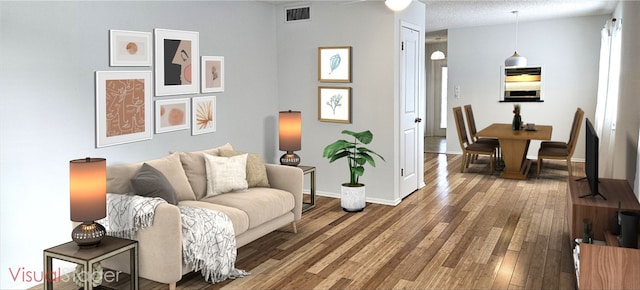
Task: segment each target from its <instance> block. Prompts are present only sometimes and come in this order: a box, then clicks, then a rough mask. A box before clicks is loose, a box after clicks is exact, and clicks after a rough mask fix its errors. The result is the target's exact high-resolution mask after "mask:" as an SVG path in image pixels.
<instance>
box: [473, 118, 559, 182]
mask: <svg viewBox="0 0 640 290" xmlns="http://www.w3.org/2000/svg"><path fill="white" fill-rule="evenodd" d="M552 130H553V128H552V127H551V126H546V125H536V126H535V129H534V130H526V129H521V130H512V128H511V124H501V123H494V124H491V125H489V126H488V127H486V128H484V129H482V130H480V131H478V132H477V133H476V135H477V136H478V137H488V138H498V141H499V142H500V150H502V159H503V161H504V170H503V171H502V174H500V177H503V178H512V179H527V176H528V174H529V168H530V167H531V160H528V159H527V151H529V144H530V143H531V140H551V131H552Z"/></svg>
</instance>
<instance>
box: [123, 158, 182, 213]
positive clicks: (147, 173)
mask: <svg viewBox="0 0 640 290" xmlns="http://www.w3.org/2000/svg"><path fill="white" fill-rule="evenodd" d="M130 182H131V187H132V188H133V192H134V193H135V194H136V195H140V196H146V197H160V198H162V199H164V200H166V201H167V202H168V203H170V204H178V200H177V198H176V191H175V190H174V189H173V187H172V186H171V183H169V180H168V179H167V177H165V176H164V174H162V172H160V171H159V170H158V169H155V168H153V167H152V166H151V165H149V164H147V163H144V164H142V167H140V169H139V170H138V172H136V174H135V175H134V176H133V178H131V181H130Z"/></svg>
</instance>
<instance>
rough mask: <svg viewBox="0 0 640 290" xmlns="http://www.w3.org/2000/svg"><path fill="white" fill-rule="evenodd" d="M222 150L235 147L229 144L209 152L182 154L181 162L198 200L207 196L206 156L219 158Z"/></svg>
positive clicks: (208, 150)
mask: <svg viewBox="0 0 640 290" xmlns="http://www.w3.org/2000/svg"><path fill="white" fill-rule="evenodd" d="M221 149H225V150H233V147H232V146H231V144H229V143H227V144H224V145H222V146H219V147H215V148H211V149H207V150H200V151H192V152H180V162H182V167H183V168H184V172H185V173H186V174H187V179H188V180H189V184H191V188H192V189H193V193H194V194H195V197H196V199H197V200H200V199H202V198H204V197H205V196H207V171H206V168H205V164H204V154H209V155H213V156H219V155H220V154H219V150H221Z"/></svg>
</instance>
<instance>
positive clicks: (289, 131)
mask: <svg viewBox="0 0 640 290" xmlns="http://www.w3.org/2000/svg"><path fill="white" fill-rule="evenodd" d="M279 117H280V121H279V141H280V142H279V143H280V146H279V147H280V150H282V151H298V150H300V149H301V144H300V143H301V135H302V113H301V112H299V111H297V112H296V111H283V112H280V114H279Z"/></svg>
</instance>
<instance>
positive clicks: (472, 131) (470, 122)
mask: <svg viewBox="0 0 640 290" xmlns="http://www.w3.org/2000/svg"><path fill="white" fill-rule="evenodd" d="M464 113H465V115H466V116H467V126H469V135H470V138H471V142H472V143H480V144H487V145H491V146H495V148H496V156H497V158H498V159H500V142H498V138H486V137H478V136H477V133H478V130H477V129H476V119H475V118H474V117H473V109H472V108H471V105H465V106H464ZM474 159H477V155H476V156H474Z"/></svg>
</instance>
